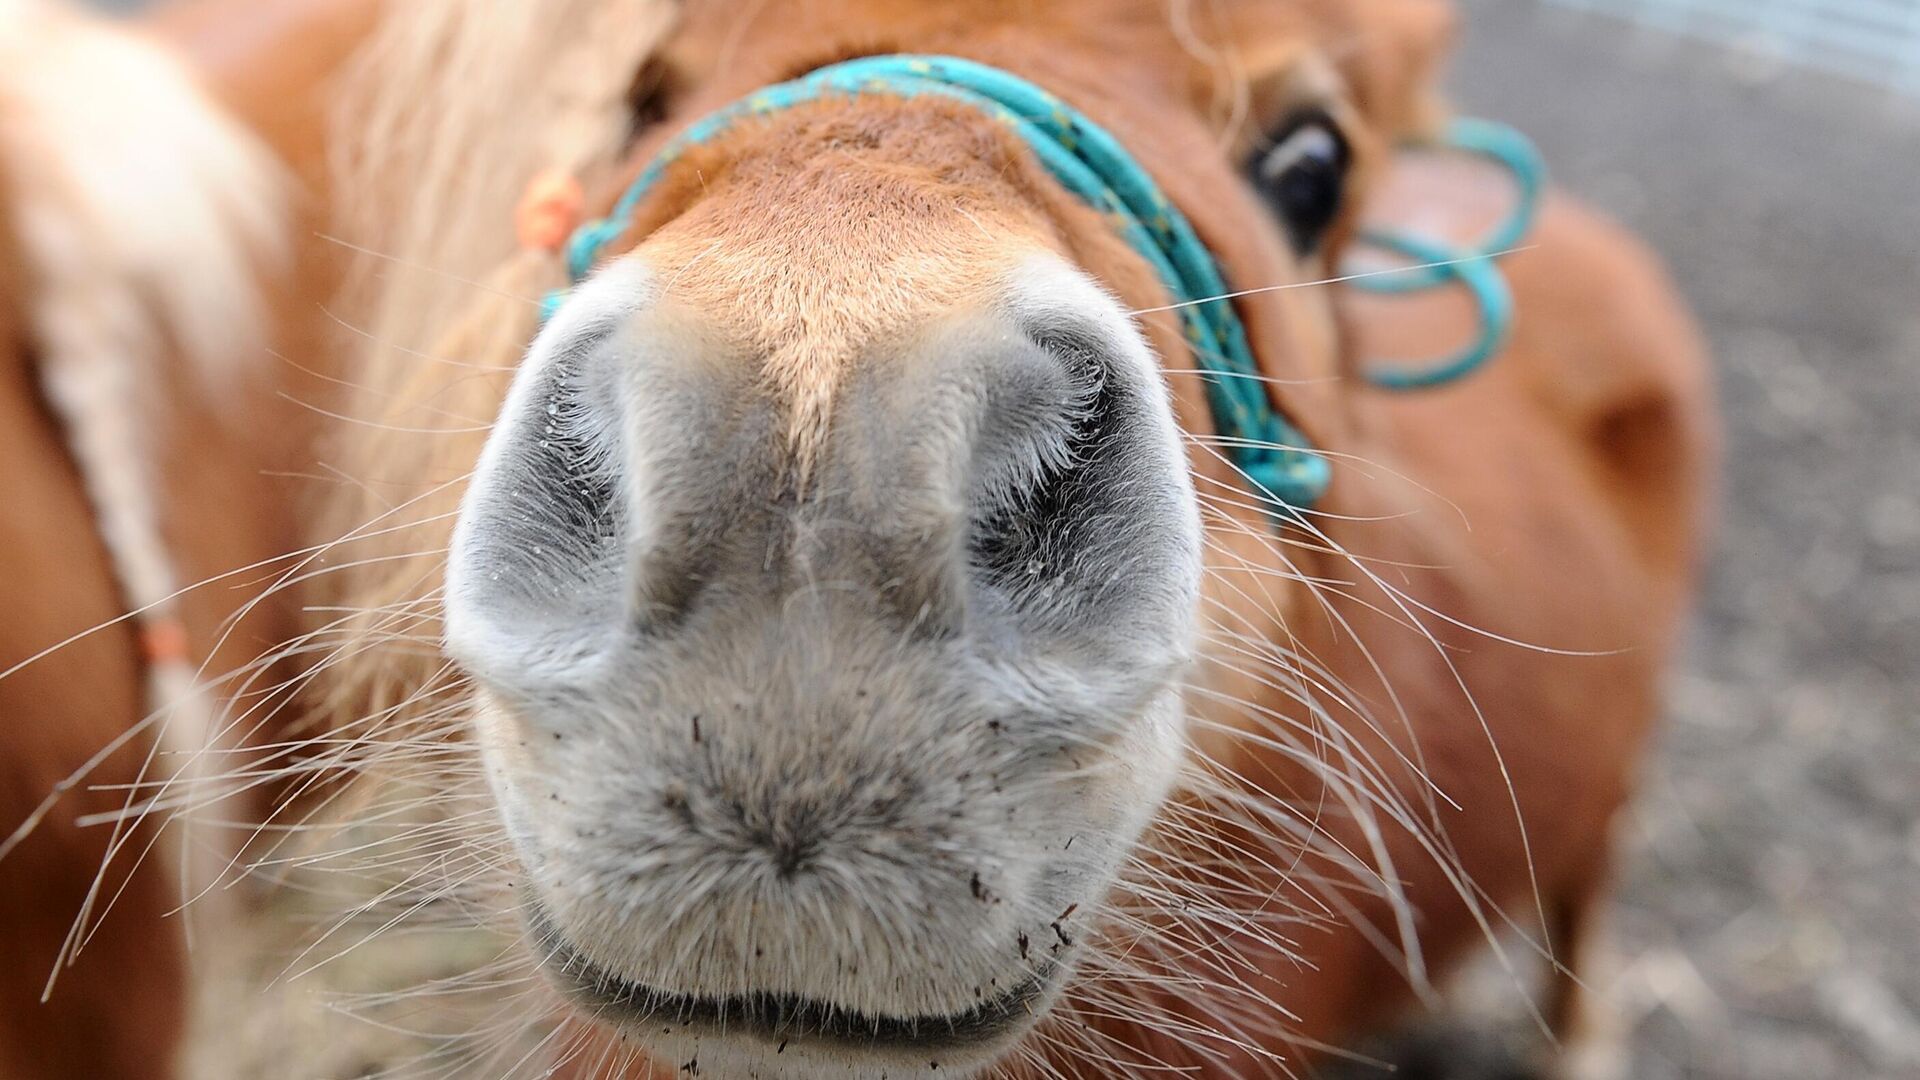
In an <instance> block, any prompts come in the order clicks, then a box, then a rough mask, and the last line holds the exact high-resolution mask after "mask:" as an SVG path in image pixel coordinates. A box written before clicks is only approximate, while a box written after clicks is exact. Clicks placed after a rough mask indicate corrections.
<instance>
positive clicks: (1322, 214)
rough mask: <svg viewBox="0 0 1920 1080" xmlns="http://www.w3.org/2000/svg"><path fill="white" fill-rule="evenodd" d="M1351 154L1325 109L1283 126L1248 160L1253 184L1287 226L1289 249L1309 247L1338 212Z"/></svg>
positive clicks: (1344, 188)
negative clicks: (1290, 242) (1290, 241)
mask: <svg viewBox="0 0 1920 1080" xmlns="http://www.w3.org/2000/svg"><path fill="white" fill-rule="evenodd" d="M1351 163H1352V154H1351V153H1350V152H1349V151H1348V149H1347V140H1346V139H1345V138H1344V137H1343V136H1342V135H1341V134H1340V128H1339V126H1338V125H1336V124H1335V123H1334V122H1333V120H1332V118H1331V117H1329V116H1327V114H1326V113H1324V112H1320V111H1318V110H1316V111H1313V112H1308V113H1303V114H1301V115H1298V116H1296V117H1294V118H1293V119H1292V120H1291V121H1289V122H1288V123H1287V124H1285V125H1283V126H1282V127H1281V128H1280V130H1279V132H1278V133H1277V134H1276V135H1275V136H1274V137H1273V139H1272V140H1271V141H1270V142H1269V143H1268V144H1267V145H1266V146H1265V147H1263V148H1262V149H1260V150H1258V151H1256V152H1255V153H1254V155H1253V160H1252V161H1251V162H1249V163H1248V171H1249V173H1250V174H1251V176H1252V180H1253V185H1254V187H1256V188H1258V189H1259V191H1260V194H1261V195H1262V196H1264V197H1265V198H1266V200H1267V205H1269V206H1271V207H1273V212H1274V213H1275V214H1277V215H1279V218H1280V221H1281V223H1282V224H1284V225H1285V226H1286V227H1287V235H1288V237H1289V238H1290V239H1292V241H1293V247H1294V250H1295V251H1297V252H1299V253H1300V254H1302V255H1304V254H1306V253H1308V252H1310V251H1313V250H1314V249H1315V248H1316V247H1317V246H1319V243H1320V241H1321V239H1322V238H1323V237H1325V235H1326V232H1327V229H1328V227H1329V226H1331V225H1332V224H1333V221H1334V219H1335V218H1336V217H1338V216H1339V214H1340V198H1341V195H1342V194H1343V193H1344V192H1345V190H1346V183H1347V168H1348V166H1349V165H1350V164H1351Z"/></svg>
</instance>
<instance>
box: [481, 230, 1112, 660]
mask: <svg viewBox="0 0 1920 1080" xmlns="http://www.w3.org/2000/svg"><path fill="white" fill-rule="evenodd" d="M1081 287H1082V288H1083V289H1084V290H1087V293H1088V297H1089V298H1090V299H1095V300H1100V299H1104V298H1101V297H1098V296H1097V294H1096V293H1094V292H1093V291H1092V290H1091V288H1090V286H1085V285H1083V286H1081ZM1109 306H1111V305H1110V304H1109ZM1029 308H1031V304H1030V303H1029V304H1028V308H1023V307H1022V302H1021V298H1020V297H1013V298H1010V299H1008V300H1005V301H1003V302H1002V303H1000V304H998V305H994V304H984V305H982V307H981V308H980V309H978V310H970V311H964V312H946V313H938V314H935V315H933V316H931V317H929V318H928V319H926V320H925V321H924V322H923V323H922V324H920V325H917V326H914V327H910V328H906V329H905V330H903V331H901V332H899V333H896V334H893V335H890V336H889V338H888V339H887V340H886V341H885V342H884V344H880V345H870V344H867V343H862V346H863V347H862V348H861V349H860V350H859V352H860V355H859V356H857V357H849V358H846V359H845V360H844V361H843V362H841V363H838V364H836V365H833V366H834V368H835V370H834V372H833V374H832V376H831V381H832V385H831V386H830V387H829V388H826V389H825V390H819V389H818V388H816V392H817V393H822V394H827V395H829V396H830V399H831V404H830V408H829V413H830V417H831V419H830V421H829V422H828V423H826V424H823V425H817V426H801V425H797V424H796V423H795V420H794V417H795V414H796V411H797V405H796V403H795V402H793V401H791V400H786V399H783V397H782V395H781V394H780V393H778V392H776V391H774V390H772V389H770V388H769V385H768V384H769V380H767V379H765V378H763V377H760V371H761V367H762V363H763V358H762V357H759V356H756V355H753V353H752V350H751V349H750V348H741V347H738V346H731V345H727V344H722V343H720V342H718V341H716V339H715V335H712V334H707V333H702V332H700V330H699V327H700V326H701V313H700V312H698V311H695V310H689V309H687V308H686V307H684V306H682V305H680V304H678V303H677V302H676V301H675V300H674V299H673V298H672V297H671V296H667V295H664V294H663V291H662V289H661V287H660V284H659V280H658V277H657V276H656V275H654V274H652V273H651V272H649V270H648V269H647V268H646V266H645V265H644V263H642V262H640V261H639V260H636V259H628V260H625V261H623V262H621V263H617V264H615V265H614V266H612V267H610V268H608V269H607V270H606V271H604V272H602V273H601V274H600V275H598V276H597V277H596V278H595V279H594V280H593V281H591V282H589V283H588V284H587V286H585V287H584V288H583V289H581V290H580V291H579V293H578V294H577V295H576V296H574V297H573V298H572V299H571V300H570V301H569V302H568V303H567V304H566V305H565V306H564V307H563V308H562V309H561V311H560V312H559V314H558V315H557V316H556V318H555V319H554V321H553V322H552V324H551V325H549V326H548V327H547V328H546V329H545V330H544V331H543V333H542V334H541V336H540V338H539V340H538V341H537V342H536V343H535V345H534V347H533V349H532V350H531V353H530V355H529V358H528V360H527V362H526V363H525V365H524V366H523V368H522V370H521V371H520V373H519V375H518V376H517V378H516V381H515V384H514V387H513V390H512V392H511V393H510V395H509V397H508V400H507V402H506V404H505V406H504V408H503V410H502V412H501V414H500V417H499V419H498V421H497V423H496V426H495V429H494V432H493V434H492V437H491V438H490V439H489V441H488V444H487V448H486V450H485V452H484V453H483V455H482V458H481V462H480V466H479V468H478V469H477V470H476V473H475V476H474V480H473V483H472V486H471V488H470V490H469V492H468V496H467V499H466V501H465V504H464V508H463V511H462V513H461V516H460V521H459V524H458V526H457V528H456V536H455V544H454V551H453V553H452V560H451V561H452V573H451V575H450V580H449V590H450V596H449V631H450V643H451V644H452V645H453V646H454V647H455V648H456V649H457V650H460V651H461V652H462V653H463V655H466V656H469V657H471V658H473V659H475V660H478V661H480V662H481V663H482V664H483V666H485V667H487V668H488V669H490V670H495V671H517V672H519V673H521V674H522V675H524V676H525V677H528V678H531V679H534V680H535V681H544V680H545V679H547V678H557V679H561V680H563V681H564V680H565V679H567V678H570V677H572V676H573V675H574V674H577V673H578V670H577V669H578V667H579V665H582V664H587V663H591V662H593V661H595V660H596V659H597V658H604V657H606V656H607V655H608V654H609V651H610V650H614V649H616V648H617V647H618V646H619V645H620V644H621V643H622V642H623V641H625V640H627V638H628V636H629V635H630V634H632V633H633V632H636V631H638V632H646V631H652V630H662V629H670V628H671V627H673V626H674V625H675V624H677V623H678V622H680V621H681V620H684V619H685V618H687V617H688V615H689V613H690V612H692V611H694V610H695V609H697V608H698V607H699V606H701V605H703V604H707V603H736V602H739V601H741V600H743V599H744V600H748V601H754V602H758V601H759V600H761V599H763V598H766V597H769V596H786V595H792V594H800V595H801V597H802V598H803V599H804V598H805V597H806V596H810V595H817V594H819V593H821V592H822V591H838V592H842V593H845V592H848V591H852V592H856V593H858V594H859V595H860V597H861V598H862V600H861V602H862V603H863V604H865V605H867V606H868V607H870V608H871V609H872V610H873V612H874V613H875V615H876V617H878V618H884V619H887V620H889V621H891V622H892V623H894V624H896V625H897V627H898V628H899V629H900V630H902V632H905V633H908V634H913V635H922V634H924V635H932V636H936V637H938V636H951V635H954V634H957V633H960V632H962V631H963V630H964V628H965V626H966V623H967V619H968V613H969V609H970V605H971V600H970V598H971V597H972V596H973V595H974V594H976V593H978V592H979V591H980V589H979V588H978V586H979V585H980V584H981V583H980V582H979V581H977V580H976V577H977V574H978V571H980V570H981V569H982V567H983V564H992V563H995V562H996V560H997V559H999V557H1000V555H1001V554H1002V553H1003V552H1004V550H1005V549H1006V548H1007V547H1008V543H1007V541H1008V540H1009V539H1010V538H1009V536H1008V535H1007V534H1008V533H1009V531H1010V530H1011V531H1018V530H1020V529H1023V528H1030V525H1027V524H1022V523H1023V522H1031V521H1032V520H1033V513H1032V511H1033V510H1034V509H1035V508H1036V507H1040V508H1044V507H1045V506H1047V505H1049V504H1050V500H1051V501H1052V502H1057V501H1058V500H1057V497H1056V495H1057V492H1056V491H1055V489H1056V488H1057V487H1058V486H1059V485H1061V484H1066V483H1072V482H1073V481H1074V478H1073V477H1072V476H1071V475H1070V474H1071V473H1072V472H1073V470H1074V468H1075V466H1076V464H1078V463H1080V459H1082V458H1083V457H1084V455H1085V451H1086V449H1087V447H1088V446H1089V445H1090V444H1091V442H1092V441H1093V440H1095V439H1098V438H1099V437H1101V436H1102V435H1103V434H1105V433H1104V432H1102V431H1099V430H1097V429H1098V427H1099V424H1098V421H1099V419H1100V418H1099V417H1097V416H1096V411H1097V410H1096V404H1097V402H1098V400H1099V399H1100V396H1101V395H1102V393H1103V392H1104V390H1105V389H1106V388H1107V386H1108V380H1107V375H1106V372H1105V371H1104V366H1105V365H1106V364H1107V363H1108V359H1109V358H1108V357H1107V355H1106V354H1107V353H1108V352H1110V351H1111V348H1112V345H1111V343H1110V342H1105V341H1102V340H1101V337H1102V335H1103V334H1104V333H1105V332H1104V331H1100V330H1095V329H1092V326H1093V324H1091V323H1088V322H1087V320H1086V318H1085V317H1084V315H1082V314H1079V313H1076V311H1075V310H1074V305H1073V304H1071V303H1070V304H1068V305H1067V310H1065V311H1058V310H1048V311H1037V310H1030V309H1029ZM1076 319H1078V320H1079V324H1078V329H1076V322H1075V320H1076ZM1050 492H1051V493H1053V494H1050ZM1011 539H1013V540H1015V541H1016V542H1017V541H1019V540H1020V538H1018V537H1012V538H1011ZM1029 539H1030V538H1029ZM1016 546H1018V545H1017V544H1016ZM992 568H995V567H989V569H992ZM1021 572H1022V573H1023V574H1028V576H1029V577H1030V576H1032V575H1031V574H1030V573H1029V572H1028V570H1027V568H1024V567H1023V568H1022V570H1021Z"/></svg>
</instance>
